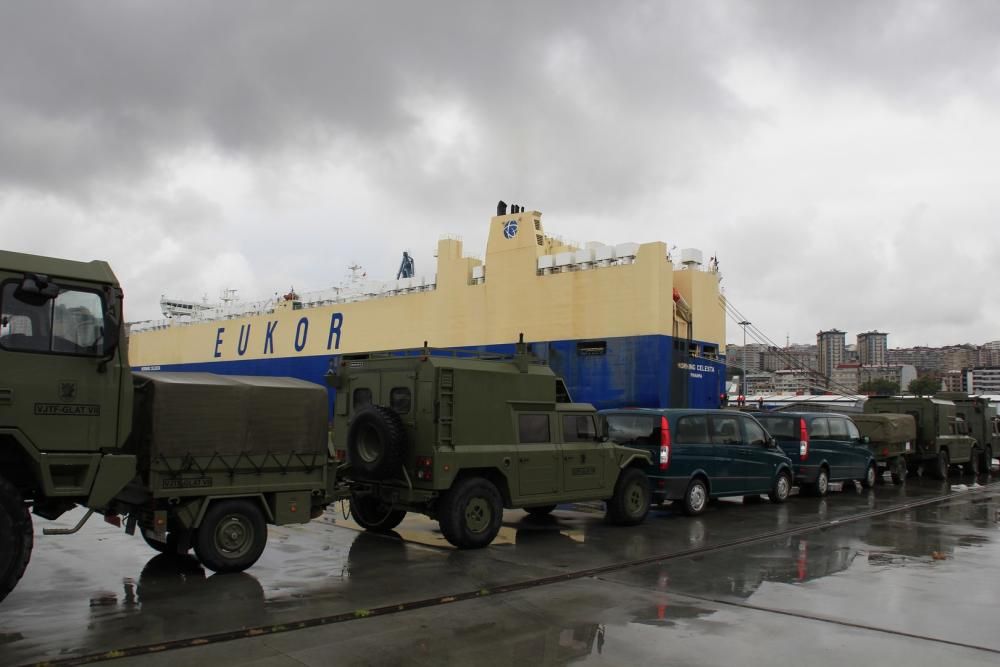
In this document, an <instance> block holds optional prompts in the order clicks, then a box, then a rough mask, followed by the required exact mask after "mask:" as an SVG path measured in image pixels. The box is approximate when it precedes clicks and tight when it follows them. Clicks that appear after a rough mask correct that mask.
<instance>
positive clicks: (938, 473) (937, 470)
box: [931, 449, 950, 479]
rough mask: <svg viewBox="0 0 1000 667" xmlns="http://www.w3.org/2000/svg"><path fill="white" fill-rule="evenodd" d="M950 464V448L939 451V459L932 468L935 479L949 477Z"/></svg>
mask: <svg viewBox="0 0 1000 667" xmlns="http://www.w3.org/2000/svg"><path fill="white" fill-rule="evenodd" d="M949 465H950V462H949V460H948V450H946V449H942V450H940V451H938V455H937V460H936V461H935V462H934V466H933V467H932V469H931V476H932V477H933V478H934V479H948V470H949Z"/></svg>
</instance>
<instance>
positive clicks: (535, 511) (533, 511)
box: [524, 505, 556, 516]
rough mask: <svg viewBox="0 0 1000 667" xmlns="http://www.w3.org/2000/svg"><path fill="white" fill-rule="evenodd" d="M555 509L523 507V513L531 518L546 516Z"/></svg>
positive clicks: (549, 507) (548, 506) (550, 506)
mask: <svg viewBox="0 0 1000 667" xmlns="http://www.w3.org/2000/svg"><path fill="white" fill-rule="evenodd" d="M555 508H556V506H555V505H539V506H538V507H525V508H524V511H525V512H527V513H528V514H530V515H531V516H548V515H549V514H551V513H552V510H554V509H555Z"/></svg>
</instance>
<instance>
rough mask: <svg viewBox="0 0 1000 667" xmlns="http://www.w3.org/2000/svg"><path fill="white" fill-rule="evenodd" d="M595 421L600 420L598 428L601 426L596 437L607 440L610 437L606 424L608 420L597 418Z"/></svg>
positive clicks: (609, 429) (603, 440) (609, 430)
mask: <svg viewBox="0 0 1000 667" xmlns="http://www.w3.org/2000/svg"><path fill="white" fill-rule="evenodd" d="M597 421H598V422H600V428H601V431H600V436H599V437H598V439H599V440H600V441H601V442H607V441H608V440H610V439H611V428H610V427H609V426H608V420H607V419H601V418H598V420H597Z"/></svg>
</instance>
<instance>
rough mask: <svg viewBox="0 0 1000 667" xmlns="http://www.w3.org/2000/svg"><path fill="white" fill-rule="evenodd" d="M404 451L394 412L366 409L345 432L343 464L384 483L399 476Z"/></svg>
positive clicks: (403, 438)
mask: <svg viewBox="0 0 1000 667" xmlns="http://www.w3.org/2000/svg"><path fill="white" fill-rule="evenodd" d="M405 449H406V431H405V429H404V428H403V420H401V419H400V418H399V415H398V414H396V411H395V410H391V409H389V408H385V407H382V406H381V405H368V406H365V407H364V408H362V409H361V410H358V412H357V414H355V415H354V419H352V420H351V425H350V426H349V427H348V430H347V460H348V462H349V463H350V464H351V465H352V466H353V467H354V468H355V469H357V470H358V471H359V472H361V473H362V474H364V475H366V476H368V477H371V478H373V479H385V478H387V477H390V476H392V475H395V474H396V473H398V472H399V470H400V468H401V467H402V465H403V455H404V453H405Z"/></svg>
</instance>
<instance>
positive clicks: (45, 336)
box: [0, 251, 336, 600]
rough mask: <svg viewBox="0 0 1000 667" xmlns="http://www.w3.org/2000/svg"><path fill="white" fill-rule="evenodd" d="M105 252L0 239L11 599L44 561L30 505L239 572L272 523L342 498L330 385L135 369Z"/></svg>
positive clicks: (0, 559) (5, 583)
mask: <svg viewBox="0 0 1000 667" xmlns="http://www.w3.org/2000/svg"><path fill="white" fill-rule="evenodd" d="M123 342H124V325H123V319H122V291H121V289H120V288H119V285H118V281H117V280H116V278H115V275H114V273H113V272H112V271H111V268H110V267H109V266H108V264H107V263H105V262H88V263H84V262H74V261H68V260H59V259H52V258H45V257H37V256H33V255H26V254H20V253H12V252H5V251H0V368H2V369H3V371H2V374H0V600H2V599H3V598H4V597H6V596H7V594H8V593H9V592H10V591H11V590H12V589H13V588H14V586H15V585H16V584H17V582H18V580H19V579H20V578H21V576H22V574H23V573H24V570H25V568H26V567H27V564H28V561H29V559H30V558H31V552H32V547H33V529H32V515H34V516H39V517H42V518H45V519H50V520H51V519H56V518H58V517H59V516H61V515H62V514H64V513H65V512H66V511H68V510H70V509H73V508H74V507H77V506H83V507H85V508H87V509H88V510H89V511H88V512H87V514H86V516H85V517H84V518H83V520H81V521H80V523H79V524H78V525H77V526H76V527H75V528H73V529H69V530H47V531H45V532H46V533H48V534H53V533H73V532H76V531H77V530H79V529H80V528H81V527H82V525H83V523H84V522H85V521H86V520H87V519H88V518H89V517H90V516H92V514H94V513H97V514H100V515H103V516H104V518H105V520H107V521H109V522H112V523H116V524H118V525H121V523H122V520H123V519H124V525H125V529H126V531H127V532H128V533H130V534H133V533H135V531H137V530H138V531H139V532H140V534H141V535H142V536H143V537H144V538H145V539H146V540H147V541H148V542H149V543H150V545H151V546H153V547H154V548H155V549H157V550H160V551H174V552H184V551H187V550H188V549H189V548H191V547H193V548H194V551H195V554H196V555H197V556H198V558H199V559H200V560H201V562H202V563H203V564H204V565H205V566H206V567H208V568H210V569H212V570H215V571H217V572H233V571H240V570H243V569H245V568H247V567H250V566H251V565H252V564H253V563H254V562H255V561H256V560H257V558H258V557H259V556H260V554H261V552H262V551H263V549H264V546H265V543H266V539H267V524H268V523H271V524H286V523H302V522H306V521H308V520H309V518H310V517H311V516H315V515H317V514H318V513H319V512H320V511H322V509H323V507H324V506H325V505H326V504H327V503H329V502H330V501H331V499H332V493H333V490H334V484H335V481H336V480H335V467H334V466H333V465H331V464H330V458H329V454H328V449H327V445H328V434H327V425H326V420H327V398H326V393H327V392H326V388H324V387H322V386H319V385H315V384H311V383H307V382H303V381H299V380H291V379H275V378H236V377H230V378H222V377H217V376H212V375H208V374H190V375H185V374H173V373H160V374H149V375H143V374H133V373H131V371H130V369H129V365H128V359H127V350H126V346H125V345H124V344H122V343H123Z"/></svg>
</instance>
